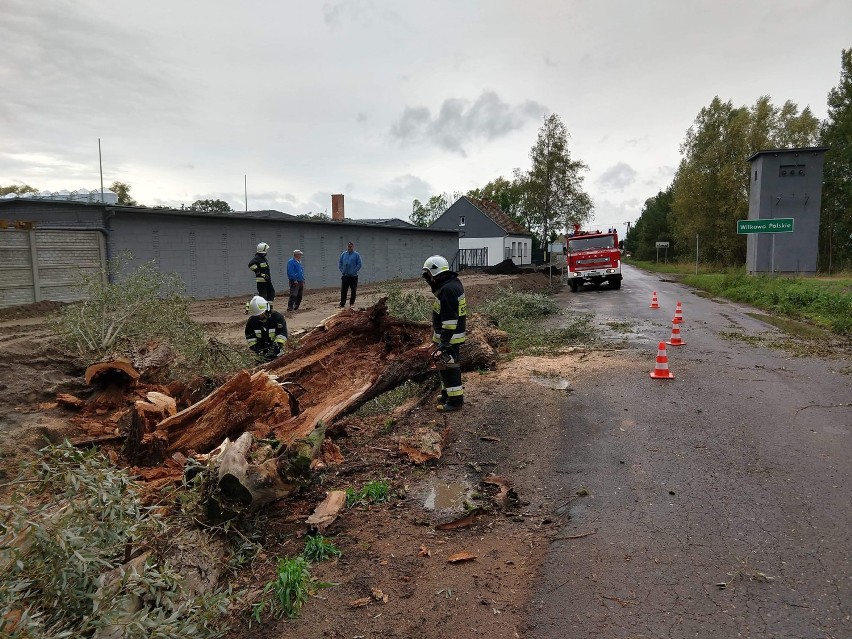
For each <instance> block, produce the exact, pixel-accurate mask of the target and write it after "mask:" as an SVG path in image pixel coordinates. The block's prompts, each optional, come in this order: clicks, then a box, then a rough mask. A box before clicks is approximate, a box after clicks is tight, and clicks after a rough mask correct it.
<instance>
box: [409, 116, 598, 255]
mask: <svg viewBox="0 0 852 639" xmlns="http://www.w3.org/2000/svg"><path fill="white" fill-rule="evenodd" d="M569 137H570V135H569V133H568V130H567V128H566V127H565V125H564V124H563V123H562V120H561V119H560V118H559V116H558V115H556V114H555V113H553V114H551V115H549V116H547V117H546V118H545V120H544V123H543V124H542V126H541V128H540V129H539V131H538V137H537V139H536V142H535V144H533V146H532V148H531V149H530V153H529V158H530V168H529V169H528V170H521V169H519V168H516V169H515V170H514V171H513V174H512V177H511V178H506V177H504V176H502V175H501V176H499V177H497V178H495V179H493V180H491V181H490V182H488V183H487V184H485V185H484V186H482V187H480V188H475V189H472V190H470V191H467V192H455V193H453V194H449V193H441V194H438V195H433V196H432V197H430V198H429V199H428V200H426V201H425V202H421V201H420V200H414V201H413V203H412V211H411V215H410V217H409V220H410V221H411V223H412V224H416V225H417V226H423V227H426V226H429V225H430V224H432V222H434V221H435V220H436V219H438V218H439V217H440V216H441V215H442V214H443V213H444V212H445V211H446V210H447V209H448V208H449V207H450V206H451V205H452V204H453V202H455V201H456V200H457V199H458V198H460V197H462V196H468V197H471V198H476V199H481V200H493V201H494V202H496V203H497V204H498V205H499V207H500V208H501V209H502V210H503V212H504V213H506V214H507V215H508V216H509V217H511V218H512V219H513V220H515V221H516V222H518V223H519V224H520V225H522V226H523V227H524V228H526V229H527V230H528V231H529V232H530V233H531V234H532V236H533V246H534V247H541V246H543V245H545V244H546V243H547V242H548V241H553V240H554V239H555V238H556V236H557V235H558V234H559V232H561V231H562V229H564V228H569V227H571V226H573V225H574V224H580V225H583V224H584V223H585V222H588V221H589V220H590V219H591V217H592V212H593V209H594V207H593V204H592V199H591V197H589V195H588V194H587V193H586V192H585V191H584V190H583V180H584V177H585V176H584V175H583V173H584V172H585V171H587V170H588V168H589V167H588V166H587V165H586V164H585V163H584V162H582V161H581V160H577V159H574V158H572V157H571V151H570V149H569V148H568V139H569Z"/></svg>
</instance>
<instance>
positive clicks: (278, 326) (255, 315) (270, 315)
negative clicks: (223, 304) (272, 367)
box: [246, 295, 287, 361]
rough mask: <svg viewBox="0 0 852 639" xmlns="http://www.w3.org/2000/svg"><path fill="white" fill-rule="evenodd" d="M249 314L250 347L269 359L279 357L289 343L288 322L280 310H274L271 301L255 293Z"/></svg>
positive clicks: (249, 307) (250, 303) (248, 333)
mask: <svg viewBox="0 0 852 639" xmlns="http://www.w3.org/2000/svg"><path fill="white" fill-rule="evenodd" d="M248 309H249V315H250V317H249V318H248V321H247V322H246V342H247V343H248V347H249V348H250V349H251V350H253V351H254V352H255V353H257V354H258V355H260V356H261V357H263V358H264V359H265V360H267V361H271V360H273V359H275V358H276V357H278V356H279V355H280V354H281V353H282V352H283V351H284V347H285V346H286V345H287V322H286V321H285V320H284V316H283V315H281V313H279V312H278V311H273V310H272V308H271V305H270V303H269V302H267V301H266V300H265V299H263V297H261V296H260V295H255V296H254V297H253V298H251V300H249V303H248Z"/></svg>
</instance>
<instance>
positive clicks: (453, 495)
mask: <svg viewBox="0 0 852 639" xmlns="http://www.w3.org/2000/svg"><path fill="white" fill-rule="evenodd" d="M469 491H470V487H469V486H468V485H467V484H462V483H458V482H446V481H439V480H437V479H434V480H432V482H431V484H430V486H429V488H428V490H427V492H426V501H425V502H424V503H423V505H424V506H425V507H426V508H428V509H429V510H443V509H445V508H460V507H462V506H464V502H465V501H467V500H468V498H469Z"/></svg>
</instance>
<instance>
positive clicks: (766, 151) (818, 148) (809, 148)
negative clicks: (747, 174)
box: [746, 146, 828, 162]
mask: <svg viewBox="0 0 852 639" xmlns="http://www.w3.org/2000/svg"><path fill="white" fill-rule="evenodd" d="M826 151H828V147H827V146H806V147H801V148H798V149H764V150H763V151H758V152H757V153H754V154H752V155H751V156H749V157H748V158H746V162H751V161H752V160H753V159H755V158H756V157H757V156H758V155H768V154H770V153H771V154H773V155H780V154H782V153H794V154H797V155H798V154H799V153H825V152H826Z"/></svg>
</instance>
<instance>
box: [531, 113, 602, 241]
mask: <svg viewBox="0 0 852 639" xmlns="http://www.w3.org/2000/svg"><path fill="white" fill-rule="evenodd" d="M568 138H569V135H568V130H567V129H566V128H565V125H564V124H563V123H562V120H561V119H560V118H559V116H558V115H556V114H555V113H552V114H550V115H549V116H548V117H547V118H545V120H544V124H543V125H542V126H541V128H540V129H539V132H538V139H537V140H536V143H535V144H534V145H533V147H532V149H530V160H532V167H531V168H530V170H529V171H528V172H527V173H525V174H524V173H521V172H518V173H516V176H515V178H516V181H517V182H518V183H519V188H521V190H522V191H523V194H524V195H523V199H522V204H521V207H520V208H521V215H522V217H523V218H524V219H525V220H526V224H525V226H526V227H527V228H530V229H536V230H537V234H538V236H539V238H540V239H541V243H542V245H544V244H546V243H547V241H548V239H549V238H550V237H551V231H554V230H556V229H559V228H567V227H568V226H571V225H573V224H574V223H580V224H582V223H583V222H585V221H587V220H588V219H590V218H591V216H592V211H593V208H594V206H593V204H592V199H591V198H590V197H589V195H588V194H587V193H586V192H585V191H584V190H583V175H582V172H583V171H587V170H588V169H589V167H588V166H587V165H586V164H585V163H583V162H581V161H580V160H574V159H572V158H571V152H570V150H569V149H568Z"/></svg>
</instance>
